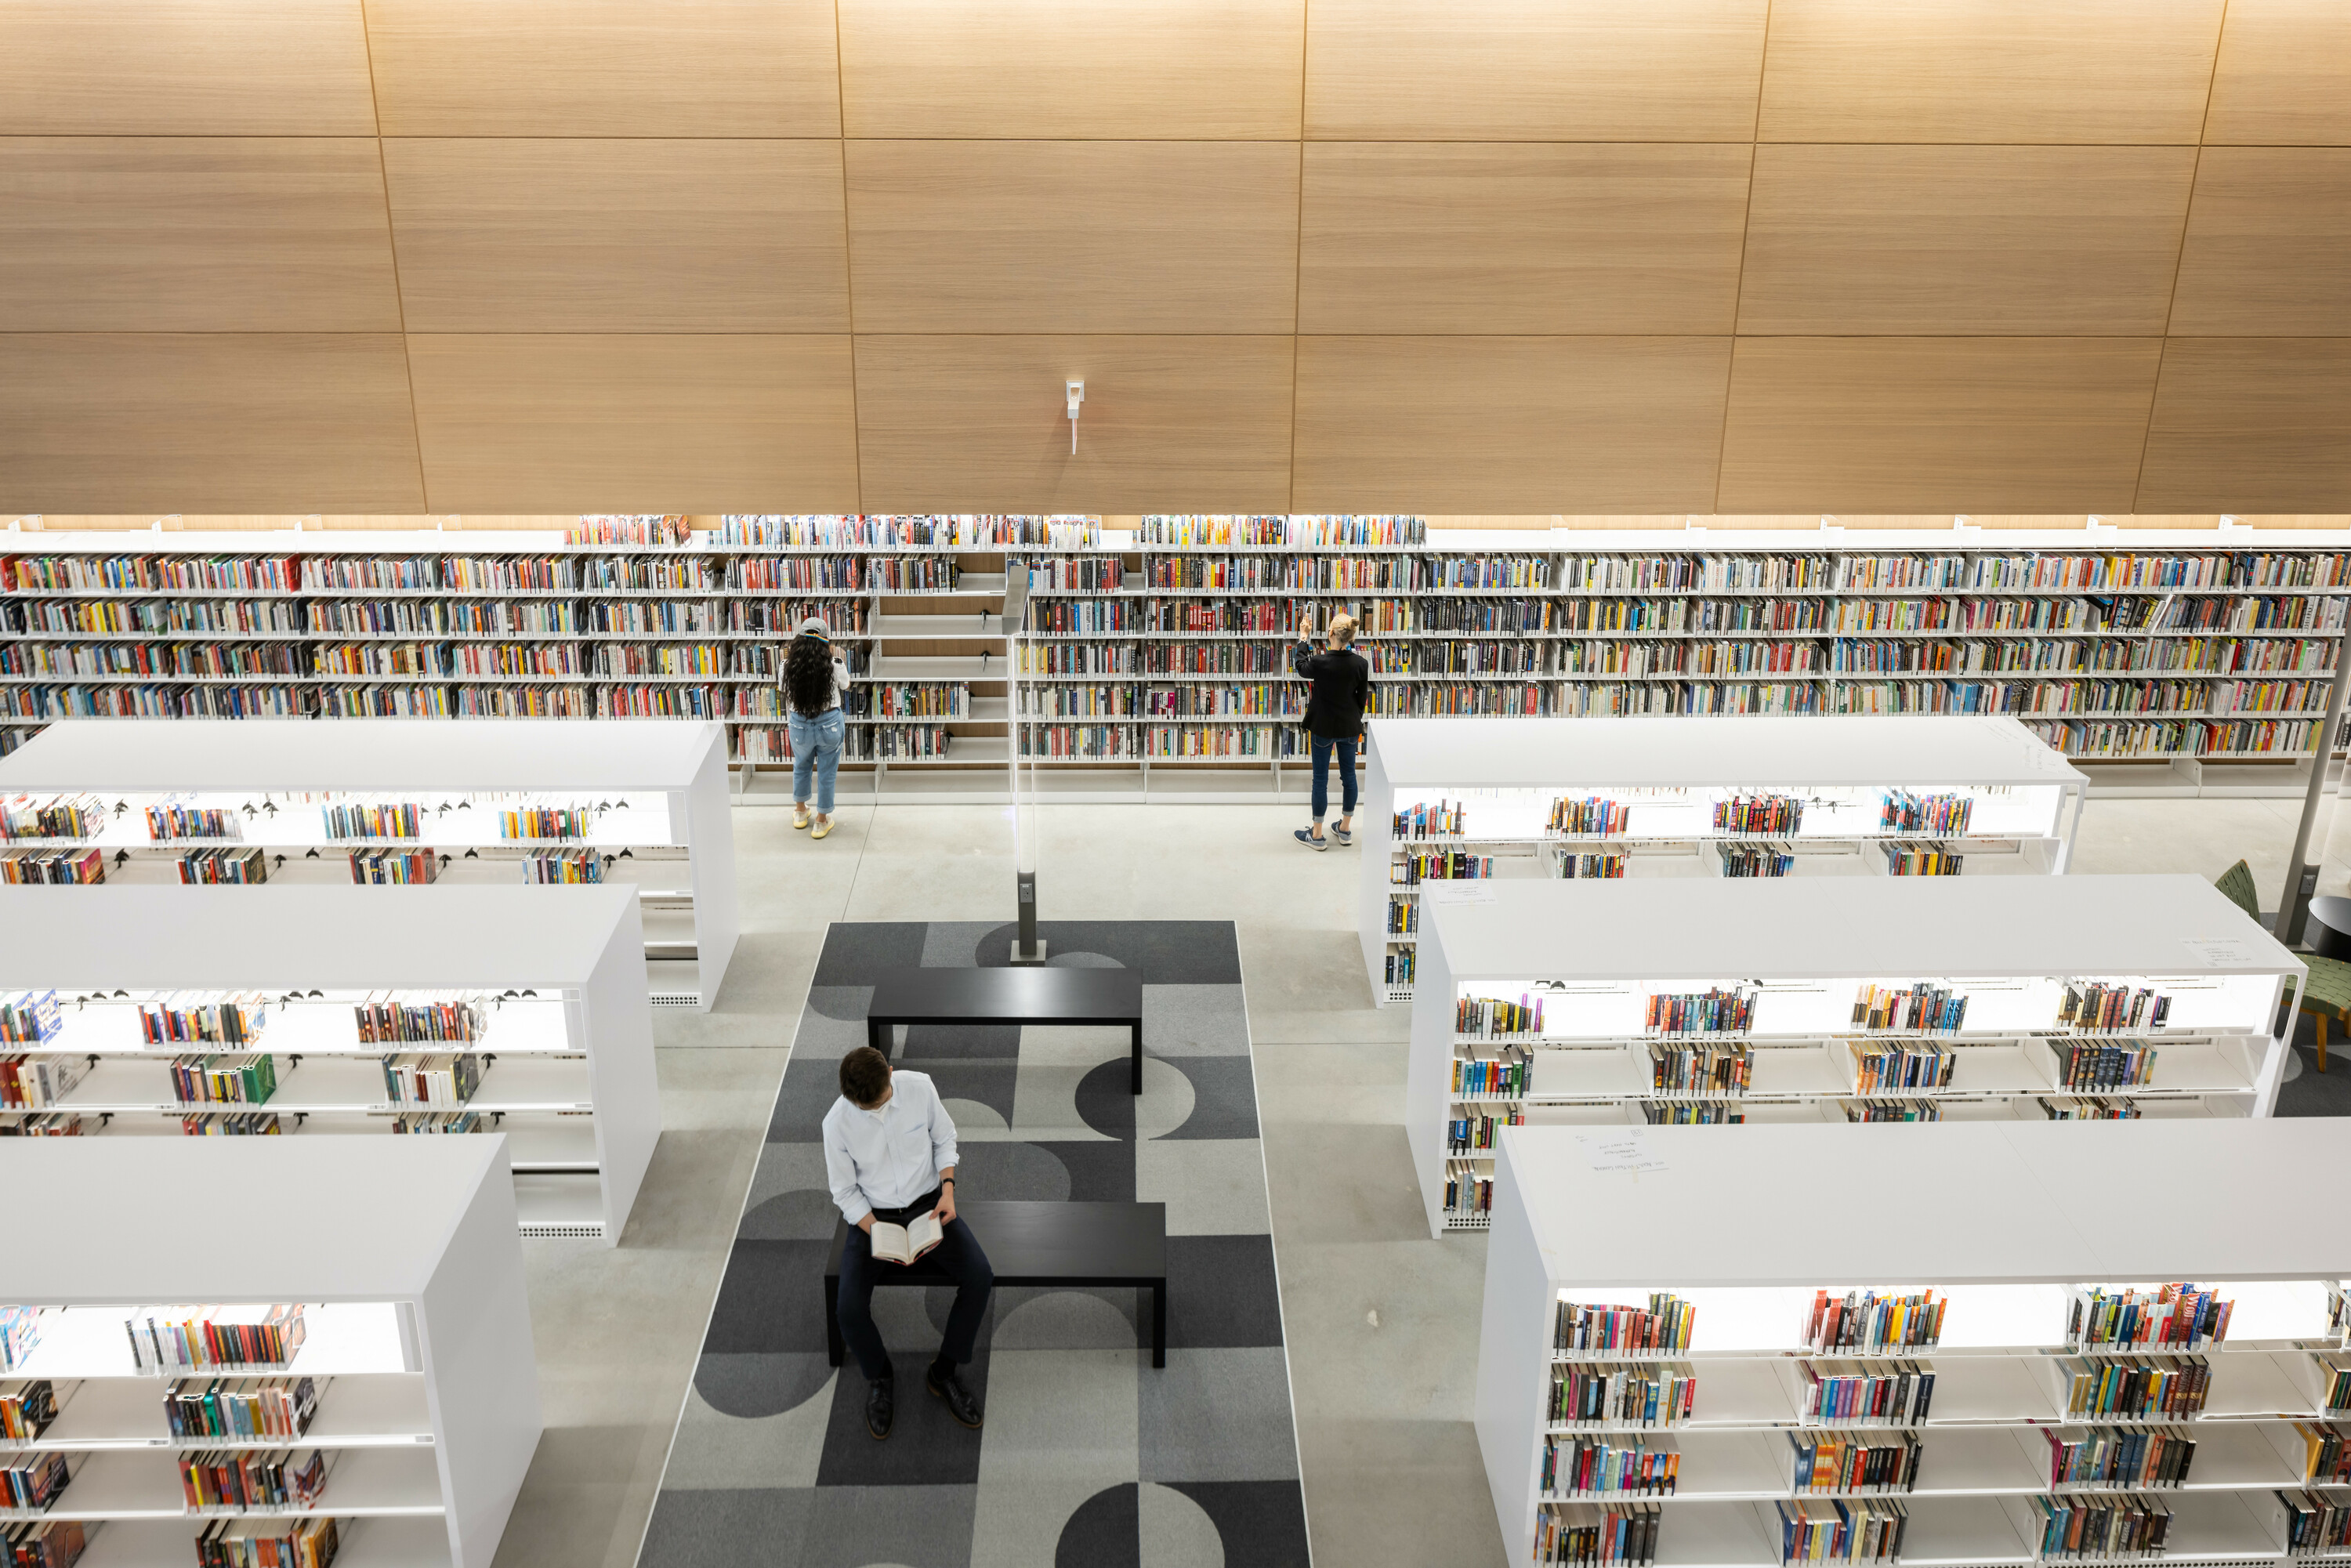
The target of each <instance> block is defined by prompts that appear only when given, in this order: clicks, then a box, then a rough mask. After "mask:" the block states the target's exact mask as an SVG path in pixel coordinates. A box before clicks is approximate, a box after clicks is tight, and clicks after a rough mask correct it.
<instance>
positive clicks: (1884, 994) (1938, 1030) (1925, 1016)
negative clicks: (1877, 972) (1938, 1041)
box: [1853, 980, 1968, 1034]
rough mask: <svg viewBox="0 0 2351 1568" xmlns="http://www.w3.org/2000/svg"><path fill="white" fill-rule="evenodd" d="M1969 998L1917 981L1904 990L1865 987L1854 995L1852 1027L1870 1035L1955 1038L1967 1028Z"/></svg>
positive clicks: (1873, 986)
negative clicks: (1909, 1033) (1911, 1032)
mask: <svg viewBox="0 0 2351 1568" xmlns="http://www.w3.org/2000/svg"><path fill="white" fill-rule="evenodd" d="M1967 1019H1968V998H1967V997H1966V996H1965V995H1964V994H1962V993H1960V992H1957V991H1953V990H1950V989H1949V988H1945V987H1941V986H1930V985H1928V983H1927V982H1926V981H1924V980H1920V981H1919V982H1917V984H1916V985H1913V986H1911V987H1910V988H1908V989H1907V990H1899V991H1897V990H1894V989H1892V988H1888V987H1884V986H1876V985H1867V984H1865V985H1864V986H1863V987H1862V988H1861V989H1860V990H1858V991H1856V992H1855V993H1854V998H1853V1027H1854V1028H1855V1029H1865V1030H1869V1031H1870V1032H1871V1033H1873V1034H1886V1033H1890V1032H1892V1031H1893V1030H1917V1031H1918V1032H1919V1033H1921V1034H1957V1033H1959V1031H1960V1030H1963V1029H1965V1028H1966V1027H1967Z"/></svg>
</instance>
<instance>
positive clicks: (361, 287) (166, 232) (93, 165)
mask: <svg viewBox="0 0 2351 1568" xmlns="http://www.w3.org/2000/svg"><path fill="white" fill-rule="evenodd" d="M0 321H5V322H6V323H7V325H8V327H9V328H10V329H14V330H17V331H45V332H273V331H275V332H396V331H398V330H400V300H399V298H398V296H397V295H396V294H395V293H394V291H393V288H392V235H391V231H390V230H389V229H388V228H387V227H386V225H385V223H384V204H383V172H382V168H381V164H380V162H378V160H377V157H376V142H375V138H373V137H371V136H370V137H329V136H299V137H245V136H241V137H199V136H88V137H83V136H75V137H64V136H58V137H36V136H20V137H0Z"/></svg>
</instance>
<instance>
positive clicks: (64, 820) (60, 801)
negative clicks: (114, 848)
mask: <svg viewBox="0 0 2351 1568" xmlns="http://www.w3.org/2000/svg"><path fill="white" fill-rule="evenodd" d="M105 827H106V808H105V807H104V806H103V805H101V804H99V799H98V797H97V796H95V795H38V796H37V795H11V796H9V797H8V798H7V799H6V800H0V843H24V842H26V841H37V840H40V839H94V838H96V837H97V836H98V835H99V833H100V832H102V831H105Z"/></svg>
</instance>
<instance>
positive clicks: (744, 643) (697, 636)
mask: <svg viewBox="0 0 2351 1568" xmlns="http://www.w3.org/2000/svg"><path fill="white" fill-rule="evenodd" d="M1119 520H1120V521H1122V522H1123V521H1126V519H1119ZM681 521H682V520H681ZM718 521H719V523H720V527H719V528H715V529H702V530H696V531H685V530H683V529H679V530H663V531H657V532H655V533H652V534H648V533H646V532H645V531H644V530H643V529H629V528H620V529H612V528H601V527H589V526H586V525H583V526H582V527H581V528H575V529H571V530H569V531H564V530H555V529H515V530H503V531H502V530H488V529H484V530H473V529H468V530H465V531H464V532H462V533H454V534H447V533H444V534H433V533H414V532H392V531H384V532H343V531H335V532H325V533H322V532H319V531H315V530H300V529H284V530H273V531H260V532H246V533H210V534H206V533H175V534H168V535H167V534H162V533H156V534H152V535H146V536H140V535H123V534H106V533H71V532H65V531H58V532H49V531H46V530H43V531H31V530H23V529H17V530H15V531H13V532H11V533H9V534H8V535H6V536H5V538H0V750H5V747H7V746H8V745H9V744H10V743H11V741H12V740H13V739H14V738H15V737H20V736H22V735H23V734H25V733H26V731H27V730H29V729H32V728H37V727H38V726H39V725H41V724H43V723H45V722H47V720H49V719H51V718H54V717H59V716H72V715H91V716H97V715H104V716H115V715H152V716H175V717H184V716H313V715H317V716H328V715H346V714H351V715H392V714H400V715H413V716H496V715H506V716H534V717H537V716H569V717H600V716H632V715H657V716H682V717H701V718H708V719H713V720H716V721H719V722H722V723H723V724H724V725H725V726H726V730H727V733H728V737H729V742H730V747H731V752H730V754H731V755H732V757H733V758H735V760H736V761H737V764H738V765H739V766H741V767H743V768H746V769H747V770H748V771H750V772H753V773H756V772H758V770H759V769H761V768H767V767H771V766H774V765H777V764H779V763H781V762H783V761H785V760H788V755H787V753H788V748H787V746H786V742H785V739H784V719H783V713H782V709H781V707H780V706H779V704H778V700H777V695H776V690H775V685H774V680H775V670H776V667H777V660H778V658H779V657H780V653H781V648H782V643H783V642H784V640H785V639H786V638H788V637H789V633H790V629H791V626H792V625H793V624H794V623H795V622H796V621H797V619H798V618H799V615H800V614H801V613H804V612H811V611H813V612H818V613H821V614H823V615H825V616H826V618H827V619H828V620H829V621H830V622H831V624H832V625H833V626H834V628H835V630H836V632H839V633H840V635H841V639H842V641H843V642H844V643H846V644H847V647H848V652H849V654H850V658H851V662H852V668H853V670H854V671H855V673H856V674H859V675H860V676H861V677H862V678H863V679H864V680H865V681H867V682H871V683H873V689H872V691H869V692H866V693H862V694H859V695H855V696H853V698H852V702H853V705H854V706H856V708H857V711H854V712H852V714H851V716H850V719H851V722H850V730H849V734H850V741H849V754H848V758H847V759H846V763H845V766H846V767H847V768H848V769H849V771H850V774H851V775H852V779H862V780H863V781H864V782H865V783H866V784H867V785H868V786H869V787H870V788H872V789H877V790H886V791H892V792H898V793H912V794H920V795H927V796H936V797H938V798H941V799H949V798H956V796H957V795H958V794H960V795H961V796H963V797H967V798H969V799H974V800H978V799H992V798H993V796H992V795H991V793H990V791H991V789H992V788H993V785H994V778H993V770H994V769H996V768H1000V766H1001V765H1002V763H1003V761H1004V752H1005V748H1006V747H1008V746H1010V745H1012V744H1015V743H1016V742H1018V743H1019V744H1023V745H1026V746H1028V747H1031V748H1032V749H1033V750H1035V751H1036V753H1037V754H1038V755H1039V757H1040V760H1041V761H1043V763H1044V765H1045V768H1046V770H1047V771H1046V780H1047V785H1048V788H1050V789H1052V791H1053V792H1054V793H1056V794H1057V795H1061V796H1064V797H1067V798H1071V799H1103V800H1132V799H1135V798H1137V797H1138V796H1139V795H1149V794H1151V793H1153V792H1154V791H1155V789H1156V790H1158V791H1160V792H1165V793H1169V794H1173V795H1177V796H1182V797H1185V798H1189V799H1197V800H1206V799H1218V798H1231V799H1237V800H1261V799H1264V798H1266V796H1267V795H1269V794H1280V793H1282V792H1284V791H1285V790H1287V789H1290V788H1291V787H1292V786H1294V783H1295V779H1294V768H1292V769H1286V768H1284V763H1285V762H1289V763H1291V764H1295V763H1296V762H1297V761H1298V760H1299V759H1300V758H1301V751H1300V748H1299V742H1298V735H1297V731H1296V727H1295V726H1294V725H1293V724H1291V723H1289V722H1288V721H1289V720H1290V719H1291V718H1293V717H1294V716H1295V713H1296V708H1297V705H1298V702H1299V700H1300V693H1299V688H1298V685H1297V683H1296V682H1295V681H1293V680H1292V679H1291V678H1290V676H1289V674H1288V673H1287V672H1288V664H1287V654H1286V645H1287V643H1289V642H1290V640H1291V638H1292V637H1293V636H1294V635H1295V633H1296V631H1297V629H1298V627H1299V626H1300V625H1301V624H1309V625H1313V626H1320V625H1321V624H1322V623H1323V622H1325V621H1326V620H1327V618H1328V616H1329V615H1330V614H1331V613H1332V612H1335V611H1339V610H1345V611H1347V612H1350V613H1353V614H1354V615H1356V616H1357V617H1358V618H1359V619H1361V620H1362V621H1363V622H1364V635H1363V637H1362V639H1361V641H1360V643H1359V646H1360V647H1361V648H1362V650H1363V651H1364V653H1365V654H1366V655H1367V656H1368V657H1370V658H1371V659H1372V661H1373V664H1374V671H1375V674H1374V687H1375V693H1376V696H1375V704H1376V706H1377V709H1378V711H1381V712H1383V713H1385V714H1388V715H1390V716H1410V715H1431V716H1435V715H1442V716H1475V715H1509V716H1632V715H1651V714H1655V715H1673V716H1688V715H1708V714H1753V713H1771V714H1777V713H1791V714H1819V715H1861V714H1903V713H1937V714H1944V713H1962V714H1967V713H1990V714H2006V715H2010V716H2015V717H2018V718H2020V719H2021V720H2022V721H2023V722H2025V723H2027V724H2029V725H2031V726H2032V727H2034V728H2035V730H2036V733H2039V734H2041V735H2042V736H2043V738H2044V739H2048V740H2050V741H2052V742H2053V744H2056V745H2058V746H2059V747H2062V748H2063V749H2064V750H2066V751H2067V752H2068V753H2069V754H2072V755H2074V756H2075V757H2076V758H2077V760H2080V761H2082V762H2083V763H2085V765H2086V766H2090V767H2093V768H2095V769H2097V774H2098V782H2099V784H2100V787H2101V788H2111V789H2120V790H2123V791H2125V792H2131V793H2158V794H2198V793H2208V794H2226V793H2250V794H2263V795H2268V794H2276V795H2290V794H2295V793H2298V792H2299V790H2300V784H2299V782H2298V781H2297V779H2295V778H2294V775H2295V774H2296V773H2298V772H2299V771H2300V770H2301V768H2303V767H2304V766H2305V765H2306V764H2307V762H2308V761H2309V759H2310V758H2311V757H2312V756H2313V755H2314V754H2315V753H2316V752H2317V751H2318V750H2319V749H2320V747H2319V745H2318V737H2316V736H2315V735H2314V733H2313V730H2314V726H2315V725H2316V724H2317V723H2318V722H2319V720H2320V719H2321V718H2322V717H2323V714H2324V704H2325V679H2326V676H2327V674H2329V673H2330V672H2331V670H2332V668H2333V664H2334V651H2335V645H2336V643H2339V642H2340V640H2341V634H2342V633H2341V628H2342V624H2343V609H2344V601H2345V597H2346V593H2351V549H2346V547H2345V546H2344V544H2343V541H2342V538H2341V536H2340V534H2339V533H2334V532H2328V531H2325V530H2319V529H2308V530H2277V529H2267V528H2263V529H2258V530H2257V529H2253V528H2240V527H2236V526H2233V525H2232V524H2227V523H2224V524H2223V526H2220V527H2217V528H2203V529H2126V528H2114V527H2109V526H2106V525H2104V524H2099V525H2096V526H2094V527H2092V528H2086V529H2083V528H2075V529H2054V528H2052V529H2045V530H2043V529H2035V530H1996V529H1986V528H1976V527H1973V526H1971V525H1969V524H1967V523H1966V522H1965V520H1964V519H1959V520H1958V521H1957V522H1956V524H1954V523H1953V521H1952V520H1951V519H1933V520H1932V521H1934V522H1935V523H1936V524H1937V525H1938V526H1936V527H1934V528H1927V527H1924V526H1922V527H1920V528H1876V529H1866V530H1865V529H1859V528H1851V529H1848V528H1844V527H1842V526H1841V525H1836V524H1834V522H1832V521H1826V520H1824V522H1823V526H1822V527H1820V528H1812V529H1794V528H1791V529H1770V530H1754V529H1747V528H1716V529H1708V528H1698V527H1691V528H1683V529H1668V530H1656V529H1634V528H1626V529H1622V530H1617V529H1609V530H1591V529H1583V528H1573V529H1571V528H1547V529H1526V530H1512V529H1453V528H1426V527H1425V526H1424V524H1425V519H1420V518H1410V517H1403V518H1396V517H1303V516H1301V517H1172V516H1171V517H1140V518H1136V519H1134V526H1133V527H1126V528H1105V527H1101V526H1100V524H1099V521H1098V520H1097V519H1086V518H1050V517H993V516H990V517H977V516H974V517H750V516H741V517H726V518H721V519H718ZM1919 521H1920V523H1921V524H1922V525H1923V524H1925V523H1927V522H1928V521H1929V519H1924V518H1922V519H1919ZM657 540H658V541H660V542H656V541H657ZM677 540H682V541H683V542H670V541H677ZM1012 570H1022V571H1025V572H1028V573H1029V575H1030V581H1031V595H1032V597H1031V599H1030V606H1031V610H1030V619H1029V624H1028V626H1027V627H1026V628H1024V641H1026V642H1029V643H1031V644H1032V648H1033V652H1032V653H1029V655H1028V656H1029V657H1033V658H1034V659H1035V660H1036V661H1037V665H1036V667H1035V668H1034V669H1032V670H1030V671H1029V672H1028V673H1026V674H1025V675H1024V679H1023V681H1022V684H1021V691H1020V692H1019V697H1020V698H1021V699H1022V700H1023V701H1024V702H1025V703H1026V704H1027V705H1028V711H1026V712H1024V713H1022V714H1019V715H1014V714H1012V713H1011V712H1010V711H1009V708H1010V706H1011V704H1012V702H1013V700H1014V697H1015V694H1014V693H1013V691H1012V690H1011V688H1010V686H1009V685H1008V682H1006V681H1005V679H1004V678H1003V675H1004V661H1005V656H1006V655H1005V649H1004V643H1003V627H1002V610H1003V590H1004V580H1005V578H1006V576H1007V575H1008V573H1009V572H1010V571H1012ZM885 688H894V689H895V690H894V695H892V696H891V697H889V698H888V699H887V706H886V707H885V706H883V702H884V699H883V697H882V695H881V693H882V691H883V689H885ZM2341 738H2342V737H2336V745H2337V746H2338V747H2339V746H2340V744H2341ZM1285 773H1290V775H1291V777H1290V779H1288V780H1287V781H1285ZM1155 778H1156V783H1155Z"/></svg>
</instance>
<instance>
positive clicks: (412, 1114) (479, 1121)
mask: <svg viewBox="0 0 2351 1568" xmlns="http://www.w3.org/2000/svg"><path fill="white" fill-rule="evenodd" d="M497 1115H498V1113H496V1112H495V1111H493V1112H491V1113H488V1114H487V1115H485V1114H484V1113H481V1112H479V1111H403V1112H402V1113H400V1114H398V1115H396V1116H394V1117H392V1131H393V1132H395V1133H425V1134H444V1133H487V1132H492V1131H495V1130H496V1125H497Z"/></svg>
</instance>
